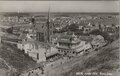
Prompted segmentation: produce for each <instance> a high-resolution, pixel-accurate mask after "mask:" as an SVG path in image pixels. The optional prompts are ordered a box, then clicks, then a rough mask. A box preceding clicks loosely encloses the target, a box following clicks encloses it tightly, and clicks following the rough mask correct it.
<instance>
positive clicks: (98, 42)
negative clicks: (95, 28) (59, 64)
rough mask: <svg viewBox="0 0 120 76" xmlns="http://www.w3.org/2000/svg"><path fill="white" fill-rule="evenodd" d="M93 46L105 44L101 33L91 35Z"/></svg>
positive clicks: (97, 46)
mask: <svg viewBox="0 0 120 76" xmlns="http://www.w3.org/2000/svg"><path fill="white" fill-rule="evenodd" d="M91 44H92V47H93V48H95V49H96V48H99V47H102V46H104V45H105V44H106V41H105V40H104V37H103V36H101V35H97V36H93V40H92V41H91Z"/></svg>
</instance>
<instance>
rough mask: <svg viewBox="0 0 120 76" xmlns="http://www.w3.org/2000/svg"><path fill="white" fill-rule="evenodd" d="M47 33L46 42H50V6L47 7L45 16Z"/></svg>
mask: <svg viewBox="0 0 120 76" xmlns="http://www.w3.org/2000/svg"><path fill="white" fill-rule="evenodd" d="M47 16H48V17H47V28H48V29H47V33H48V38H47V39H48V42H49V41H50V6H49V9H48V15H47Z"/></svg>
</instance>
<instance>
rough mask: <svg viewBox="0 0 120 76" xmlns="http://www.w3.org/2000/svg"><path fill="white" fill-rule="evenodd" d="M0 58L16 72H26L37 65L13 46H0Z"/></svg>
mask: <svg viewBox="0 0 120 76" xmlns="http://www.w3.org/2000/svg"><path fill="white" fill-rule="evenodd" d="M0 57H1V58H2V59H4V60H5V61H6V62H7V63H8V64H9V65H10V66H12V67H13V68H15V69H16V70H17V72H25V71H28V70H29V69H31V68H33V67H35V66H36V65H37V63H36V62H35V61H33V60H32V58H29V57H28V56H27V55H24V54H23V52H21V51H20V50H18V49H17V47H16V46H15V45H10V44H2V45H1V47H0ZM4 67H5V66H4Z"/></svg>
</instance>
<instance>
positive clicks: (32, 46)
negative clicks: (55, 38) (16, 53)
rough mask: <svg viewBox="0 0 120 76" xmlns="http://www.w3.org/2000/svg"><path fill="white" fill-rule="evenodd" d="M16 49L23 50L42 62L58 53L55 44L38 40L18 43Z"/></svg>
mask: <svg viewBox="0 0 120 76" xmlns="http://www.w3.org/2000/svg"><path fill="white" fill-rule="evenodd" d="M18 49H20V50H22V51H24V53H25V54H27V55H28V56H29V57H32V59H33V60H35V61H37V62H38V63H39V62H44V61H46V60H47V59H49V58H51V57H54V56H55V55H56V54H58V50H57V48H56V47H55V46H53V45H51V44H47V43H43V42H39V41H23V42H21V43H18Z"/></svg>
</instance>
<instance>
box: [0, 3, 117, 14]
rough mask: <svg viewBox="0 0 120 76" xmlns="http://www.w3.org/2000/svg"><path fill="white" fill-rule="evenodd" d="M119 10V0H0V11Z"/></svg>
mask: <svg viewBox="0 0 120 76" xmlns="http://www.w3.org/2000/svg"><path fill="white" fill-rule="evenodd" d="M49 7H50V11H51V12H119V1H0V12H18V11H19V12H47V11H48V9H49Z"/></svg>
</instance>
